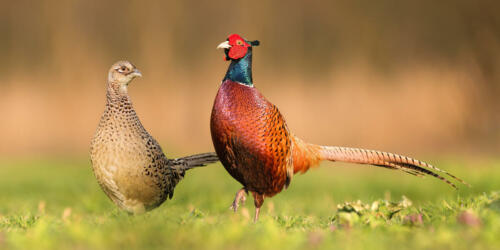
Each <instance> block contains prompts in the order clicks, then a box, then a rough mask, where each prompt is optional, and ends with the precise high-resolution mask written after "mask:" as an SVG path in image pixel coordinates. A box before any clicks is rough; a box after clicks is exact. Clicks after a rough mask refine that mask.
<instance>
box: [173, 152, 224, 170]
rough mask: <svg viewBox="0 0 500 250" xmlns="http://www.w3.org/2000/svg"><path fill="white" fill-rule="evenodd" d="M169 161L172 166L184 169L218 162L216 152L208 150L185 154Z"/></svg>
mask: <svg viewBox="0 0 500 250" xmlns="http://www.w3.org/2000/svg"><path fill="white" fill-rule="evenodd" d="M170 161H171V162H170V163H171V165H172V166H176V167H178V168H180V170H184V171H185V170H189V169H192V168H196V167H203V166H206V165H207V164H210V163H214V162H218V161H219V157H217V154H216V153H214V152H210V153H203V154H196V155H190V156H185V157H181V158H177V159H172V160H170Z"/></svg>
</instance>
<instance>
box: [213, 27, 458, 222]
mask: <svg viewBox="0 0 500 250" xmlns="http://www.w3.org/2000/svg"><path fill="white" fill-rule="evenodd" d="M254 44H258V43H256V42H248V41H246V40H244V39H243V38H241V37H240V36H239V35H231V36H230V37H229V38H228V40H227V41H226V42H224V43H222V44H220V45H219V48H224V49H225V52H226V60H231V65H230V66H229V69H228V71H227V73H226V76H225V78H224V80H223V81H222V85H221V86H220V88H219V91H218V93H217V96H216V98H215V101H214V106H213V110H212V116H211V123H210V125H211V132H212V141H213V143H214V147H215V150H216V152H217V154H218V156H219V158H220V160H221V162H222V164H223V165H224V167H225V169H226V170H227V171H228V172H229V174H230V175H231V176H232V177H233V178H235V179H236V180H237V181H238V182H240V183H241V184H242V185H243V188H242V190H240V191H239V192H237V194H236V197H235V201H234V202H233V204H232V208H233V209H234V210H235V211H236V210H237V208H238V204H239V202H240V201H241V200H243V201H244V192H251V193H252V195H253V196H254V202H255V206H256V213H255V220H257V219H258V216H259V211H260V207H261V206H262V204H263V202H264V198H265V197H272V196H274V195H276V194H277V193H279V192H281V191H282V190H283V188H286V187H287V186H288V185H289V184H290V181H291V179H292V177H293V174H294V173H305V172H306V171H307V170H309V169H310V168H311V167H314V166H316V165H318V163H319V162H320V161H322V160H329V161H342V162H350V163H359V164H370V165H374V166H379V167H384V168H388V169H398V170H403V171H404V172H407V173H409V174H412V175H416V176H424V175H431V176H434V177H436V178H439V179H441V180H443V181H445V182H446V183H448V184H450V185H451V186H453V187H456V186H455V184H453V183H451V182H450V181H449V180H447V179H445V178H444V177H441V176H440V175H438V174H436V173H434V172H433V171H431V170H435V171H438V172H442V173H445V174H447V175H449V176H451V177H452V178H454V179H456V180H458V181H460V182H462V183H465V182H463V181H462V180H460V179H458V178H456V177H455V176H453V175H451V174H449V173H447V172H445V171H443V170H440V169H438V168H436V167H433V166H432V165H430V164H427V163H425V162H421V161H419V160H415V159H412V158H409V157H406V156H401V155H397V154H392V153H387V152H381V151H375V150H366V149H358V148H347V147H332V146H320V145H314V144H310V143H306V142H304V141H302V140H301V139H299V138H297V137H296V136H294V135H293V134H291V133H290V131H289V130H288V127H287V125H286V122H285V120H284V118H283V116H282V115H281V114H280V112H279V110H278V109H277V107H276V106H274V105H273V104H272V103H270V102H269V101H268V100H267V99H266V98H265V97H264V96H263V95H262V94H260V92H259V91H258V90H257V89H256V88H255V87H254V86H253V82H252V72H251V63H252V45H254Z"/></svg>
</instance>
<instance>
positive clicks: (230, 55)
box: [217, 34, 260, 61]
mask: <svg viewBox="0 0 500 250" xmlns="http://www.w3.org/2000/svg"><path fill="white" fill-rule="evenodd" d="M259 44H260V42H259V41H257V40H255V41H247V40H245V39H243V38H242V37H241V36H240V35H238V34H232V35H230V36H229V37H228V38H227V40H226V41H225V42H223V43H221V44H219V46H217V48H218V49H224V52H225V54H226V55H225V57H224V59H225V60H226V61H229V60H239V59H241V58H243V57H244V56H245V55H246V54H247V53H248V51H249V50H251V49H252V46H258V45H259Z"/></svg>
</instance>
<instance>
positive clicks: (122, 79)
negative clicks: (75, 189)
mask: <svg viewBox="0 0 500 250" xmlns="http://www.w3.org/2000/svg"><path fill="white" fill-rule="evenodd" d="M137 76H141V74H140V72H139V71H138V70H137V69H136V68H135V66H134V65H133V64H131V63H130V62H126V61H120V62H117V63H115V64H114V65H113V66H112V67H111V69H110V71H109V74H108V84H107V92H106V107H105V110H104V113H103V115H102V117H101V120H100V122H99V125H98V127H97V131H96V133H95V136H94V138H93V140H92V143H91V147H90V156H91V161H92V167H93V170H94V174H95V176H96V178H97V181H98V182H99V184H100V186H101V187H102V189H103V191H104V192H105V193H106V195H107V196H108V197H109V198H110V199H111V200H112V201H113V202H114V203H115V204H116V205H118V206H119V207H120V208H122V209H124V210H126V211H128V212H131V213H141V212H145V211H148V210H150V209H153V208H156V207H157V206H159V205H160V204H162V203H163V202H164V201H165V199H166V198H167V197H168V198H172V195H173V193H174V188H175V186H176V185H177V183H178V182H179V181H180V180H181V179H182V178H183V177H184V175H185V172H186V170H188V169H191V168H194V167H199V166H204V165H205V164H208V163H212V162H216V161H218V158H217V156H216V154H215V153H206V154H199V155H193V156H188V157H183V158H178V159H168V158H167V157H166V156H165V154H164V153H163V151H162V149H161V147H160V145H159V144H158V142H157V141H156V140H155V139H154V138H153V137H152V136H151V135H150V134H149V133H148V132H147V131H146V129H144V127H143V126H142V124H141V122H140V121H139V118H138V116H137V114H136V113H135V110H134V108H133V106H132V102H131V101H130V97H129V96H128V93H127V86H128V84H129V83H130V81H131V80H133V79H134V78H135V77H137Z"/></svg>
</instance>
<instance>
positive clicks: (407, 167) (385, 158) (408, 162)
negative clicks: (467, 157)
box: [315, 145, 470, 188]
mask: <svg viewBox="0 0 500 250" xmlns="http://www.w3.org/2000/svg"><path fill="white" fill-rule="evenodd" d="M315 146H316V145H315ZM316 147H318V146H316ZM319 154H320V158H321V159H323V160H330V161H340V162H350V163H359V164H370V165H374V166H379V167H385V168H390V169H398V170H402V171H404V172H406V173H408V174H412V175H415V176H419V177H423V176H425V175H430V176H433V177H435V178H438V179H440V180H442V181H444V182H446V183H448V184H449V185H451V186H452V187H454V188H457V186H456V185H455V184H453V183H452V182H450V181H449V180H448V179H446V178H444V177H442V176H441V175H439V174H437V173H435V172H433V171H431V169H432V170H434V171H436V172H441V173H444V174H446V175H448V176H450V177H452V178H453V179H455V180H457V181H459V182H461V183H463V184H465V185H467V186H470V185H469V184H468V183H466V182H465V181H463V180H462V179H460V178H458V177H456V176H454V175H452V174H450V173H448V172H446V171H444V170H441V169H439V168H437V167H434V166H432V165H430V164H428V163H425V162H423V161H419V160H416V159H413V158H410V157H407V156H402V155H398V154H393V153H388V152H382V151H375V150H368V149H361V148H348V147H332V146H319Z"/></svg>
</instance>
